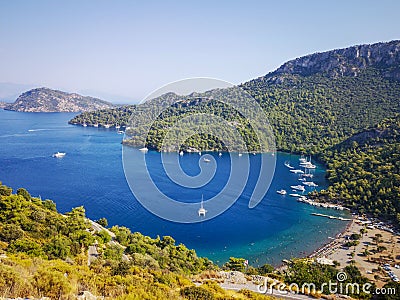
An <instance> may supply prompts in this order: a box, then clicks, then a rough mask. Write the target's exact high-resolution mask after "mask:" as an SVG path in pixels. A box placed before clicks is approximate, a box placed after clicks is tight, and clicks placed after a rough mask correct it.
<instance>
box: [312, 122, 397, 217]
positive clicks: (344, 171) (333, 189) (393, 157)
mask: <svg viewBox="0 0 400 300" xmlns="http://www.w3.org/2000/svg"><path fill="white" fill-rule="evenodd" d="M321 158H322V159H323V160H324V161H325V162H326V163H327V167H328V171H327V176H328V179H329V181H330V183H331V185H330V186H329V187H328V189H327V190H325V191H322V192H320V193H319V195H318V196H320V197H321V196H322V198H323V199H325V200H327V201H330V202H333V201H337V202H340V203H343V204H345V205H347V206H348V207H351V208H352V209H353V210H356V211H359V212H360V213H371V214H372V215H373V216H375V217H378V218H381V219H389V220H391V221H393V222H394V223H395V224H397V225H400V116H399V115H398V116H396V117H395V118H391V119H385V120H383V121H382V122H380V123H379V124H378V125H377V126H375V127H374V128H371V129H369V130H366V131H364V132H362V133H359V134H357V135H355V136H353V137H351V138H350V139H348V140H346V141H344V142H343V143H340V144H339V145H336V146H335V147H333V148H332V149H329V150H327V151H325V152H324V153H323V155H322V157H321Z"/></svg>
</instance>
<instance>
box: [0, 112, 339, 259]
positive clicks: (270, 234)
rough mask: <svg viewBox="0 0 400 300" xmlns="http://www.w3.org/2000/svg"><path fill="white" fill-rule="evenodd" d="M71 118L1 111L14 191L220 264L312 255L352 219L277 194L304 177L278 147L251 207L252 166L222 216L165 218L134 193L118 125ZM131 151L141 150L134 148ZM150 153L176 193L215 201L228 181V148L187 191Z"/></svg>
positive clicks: (5, 169)
mask: <svg viewBox="0 0 400 300" xmlns="http://www.w3.org/2000/svg"><path fill="white" fill-rule="evenodd" d="M73 116H74V114H71V113H21V112H11V111H3V110H0V138H1V146H0V180H1V181H2V182H3V183H4V184H6V185H9V186H11V187H12V188H13V189H14V190H16V189H17V188H19V187H24V188H26V189H27V190H28V191H30V192H31V194H32V195H33V196H40V197H41V198H42V199H52V200H54V201H55V202H56V203H57V208H58V210H59V211H60V212H66V211H69V210H70V209H71V208H73V207H76V206H81V205H83V206H84V207H85V208H86V214H87V216H88V217H89V218H91V219H95V220H96V219H99V218H101V217H106V218H107V219H108V221H109V224H110V225H111V226H112V225H120V226H126V227H128V228H130V229H131V230H132V231H139V232H141V233H143V234H145V235H149V236H151V237H156V236H157V235H160V236H164V235H170V236H172V237H173V238H174V239H175V240H176V241H177V243H184V244H185V245H187V246H188V247H189V248H194V249H195V250H196V251H197V253H198V254H199V255H200V256H207V257H209V258H210V259H211V260H213V261H214V262H216V263H219V264H222V263H224V262H225V261H227V260H228V259H229V257H230V256H235V257H244V258H246V259H249V261H250V263H251V264H253V265H255V266H258V265H262V264H264V263H271V264H274V265H277V264H279V263H280V262H281V260H282V259H289V258H292V257H299V256H304V255H306V254H308V253H310V252H311V251H313V250H315V249H316V248H318V247H320V246H321V245H323V244H324V243H326V242H328V241H329V237H333V236H335V235H336V234H337V233H338V232H340V231H342V230H343V229H344V228H345V226H346V225H347V223H346V222H344V221H339V220H335V219H328V218H322V217H316V216H312V215H311V213H314V212H317V213H326V214H330V215H336V216H346V213H345V212H341V211H335V210H326V209H323V208H316V207H312V206H309V205H306V204H303V203H299V202H297V201H296V200H295V198H293V197H290V196H289V195H285V196H281V195H279V194H277V193H276V190H279V189H282V188H284V189H286V190H287V191H288V194H289V192H290V185H297V184H300V181H298V176H297V175H295V174H292V173H290V172H289V170H288V169H287V168H286V167H285V166H284V162H285V161H287V160H290V161H291V162H292V164H293V165H294V164H298V156H295V155H290V154H286V153H277V155H276V160H277V163H276V169H275V175H274V179H273V181H272V183H271V187H270V189H269V191H268V193H267V195H266V196H265V197H264V199H263V200H262V201H261V203H260V204H259V205H258V206H256V207H255V208H253V209H249V208H248V202H249V197H250V195H251V192H252V188H254V185H255V181H256V180H257V172H256V170H255V169H256V168H253V167H252V168H251V171H250V177H249V181H248V183H247V185H246V187H245V189H244V191H243V193H242V194H241V196H240V198H239V199H238V201H236V202H235V203H234V205H232V207H230V208H229V209H228V210H227V211H225V212H224V213H223V214H221V215H220V216H218V217H216V218H214V219H212V220H209V221H206V222H201V223H196V224H180V223H174V222H170V221H166V220H163V219H161V218H159V217H157V216H155V215H153V214H152V213H150V212H148V211H147V210H146V209H145V208H144V207H143V206H142V205H141V204H140V203H139V202H138V201H137V200H136V199H135V197H134V196H133V194H132V193H131V191H130V188H129V186H128V184H127V182H126V179H125V175H124V170H123V163H122V145H121V141H122V138H123V135H120V134H117V132H116V131H115V129H104V128H89V127H81V126H73V125H68V124H67V122H68V120H69V119H71V118H72V117H73ZM57 151H60V152H66V153H67V155H66V156H65V157H64V158H62V159H55V158H53V157H52V154H53V153H55V152H57ZM126 151H132V152H133V153H136V154H137V153H139V150H137V149H132V148H131V149H127V150H126ZM146 155H147V157H146V159H147V161H149V168H150V170H149V171H150V172H151V174H152V177H153V178H154V180H155V182H156V183H157V185H159V187H160V189H161V190H162V191H163V193H165V194H167V195H169V196H170V197H172V198H174V199H182V201H184V199H190V201H194V202H198V201H200V198H201V195H203V196H204V199H205V200H206V199H209V198H211V197H213V196H214V195H216V194H217V193H218V192H219V190H220V189H221V187H223V185H224V184H225V183H226V180H227V174H228V173H227V170H229V162H230V160H229V154H224V155H223V156H222V157H218V156H217V155H215V154H212V155H213V156H214V158H215V160H216V161H217V163H218V167H217V172H216V175H215V176H214V177H213V179H212V180H211V181H210V182H209V183H208V184H207V185H206V186H204V187H202V188H199V189H183V188H180V187H179V186H176V185H175V184H173V183H171V182H170V180H168V178H167V176H165V171H164V170H163V168H162V164H161V160H160V154H159V153H157V152H152V151H150V152H148V153H147V154H146ZM169 155H177V154H176V153H171V154H169ZM259 156H260V155H259V154H258V155H254V156H253V155H250V157H249V158H250V160H251V163H252V165H254V166H257V161H258V160H259ZM180 161H181V165H182V168H183V170H184V171H185V172H187V173H188V174H192V175H195V174H197V173H198V172H199V170H200V169H199V156H198V155H197V154H185V155H184V156H183V157H182V158H181V159H180ZM138 171H140V170H138ZM313 181H315V182H317V183H318V184H319V187H318V188H324V187H326V186H327V184H328V183H327V181H326V180H325V171H324V169H323V166H322V165H320V164H318V163H317V170H316V171H315V176H314V178H313Z"/></svg>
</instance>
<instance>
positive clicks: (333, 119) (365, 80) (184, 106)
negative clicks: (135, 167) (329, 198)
mask: <svg viewBox="0 0 400 300" xmlns="http://www.w3.org/2000/svg"><path fill="white" fill-rule="evenodd" d="M399 44H400V42H399V41H393V42H389V43H379V44H374V45H363V46H355V47H350V48H347V49H340V50H333V51H329V52H325V53H316V54H313V55H310V56H305V57H302V58H299V59H296V60H293V61H290V62H288V63H285V64H284V65H282V67H281V68H279V69H278V70H276V71H274V72H271V73H269V74H267V75H265V76H263V77H260V78H258V79H254V80H251V81H249V82H246V83H244V84H242V85H240V87H241V88H243V89H244V90H245V91H247V92H248V93H249V94H250V95H251V96H252V97H254V98H255V99H256V100H257V102H258V103H259V104H260V105H261V106H262V108H263V109H264V111H265V114H266V116H265V118H266V119H267V120H268V121H269V123H270V124H271V125H272V128H273V132H274V135H275V138H276V145H277V149H278V150H283V151H292V152H305V153H310V154H315V153H320V152H321V151H323V150H324V149H327V148H329V147H332V146H333V145H336V144H338V143H340V142H342V141H344V140H345V139H347V138H349V137H350V136H352V135H353V134H355V133H358V132H360V131H362V130H364V129H366V128H369V127H371V126H374V125H376V124H377V123H379V122H380V121H381V120H382V119H384V118H387V117H393V116H394V115H395V114H396V113H397V112H399V111H400V102H399V101H398V99H399V98H400V82H399V81H398V79H399V78H400V76H399V72H400V71H399V65H400V58H399V49H400V47H399ZM229 93H230V92H229V89H228V90H226V91H225V93H224V92H221V91H220V90H217V91H208V92H205V93H202V94H195V95H194V94H192V95H188V96H177V95H175V97H176V99H177V100H179V103H178V104H177V105H173V106H172V107H171V108H169V109H166V110H165V112H164V113H163V114H162V115H160V117H159V118H158V119H157V121H156V122H155V123H154V124H153V126H152V128H151V129H152V130H150V131H149V135H148V139H147V141H146V143H147V144H146V146H147V147H148V148H151V149H157V150H160V149H161V141H162V137H163V136H164V135H165V133H166V132H167V131H168V129H169V128H171V126H172V125H173V123H174V122H176V120H177V119H178V118H177V117H178V116H179V117H184V116H187V115H190V114H191V113H193V112H197V113H207V114H214V115H217V116H220V117H222V118H224V119H226V120H227V121H228V122H231V123H233V124H234V126H235V127H237V128H238V129H239V132H240V133H241V134H242V136H243V137H244V140H245V141H246V143H247V146H248V148H249V151H257V150H258V149H259V147H258V146H257V140H256V139H255V138H254V136H252V134H253V132H252V131H251V129H250V128H249V126H248V124H247V123H246V120H245V119H244V118H240V117H238V114H237V112H234V111H232V109H231V108H229V107H227V106H225V105H223V104H221V102H219V101H218V99H220V98H223V97H225V96H227V95H228V96H231V95H229ZM170 94H171V93H170ZM210 97H212V100H210ZM219 97H220V98H219ZM155 100H157V99H155ZM134 109H135V106H128V107H124V108H117V109H111V110H102V111H97V112H92V113H84V114H81V115H79V116H77V117H75V118H74V119H73V120H71V121H70V123H72V124H84V123H86V124H120V125H121V124H122V125H128V120H129V117H130V114H131V113H132V112H133V110H134ZM149 120H151V118H149ZM139 132H140V130H139ZM128 133H130V134H131V136H132V140H130V141H127V142H126V143H127V144H132V145H137V143H136V142H135V138H136V136H138V132H135V131H132V132H129V131H128ZM200 140H201V142H200ZM189 146H191V147H195V148H198V149H199V150H224V147H223V145H222V144H221V142H220V141H218V139H216V138H215V137H214V136H210V135H202V136H201V137H200V138H199V137H194V138H192V139H189V140H188V141H187V142H186V144H185V145H184V147H183V148H187V147H189Z"/></svg>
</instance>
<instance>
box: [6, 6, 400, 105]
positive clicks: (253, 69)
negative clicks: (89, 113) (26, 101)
mask: <svg viewBox="0 0 400 300" xmlns="http://www.w3.org/2000/svg"><path fill="white" fill-rule="evenodd" d="M398 11H400V2H399V1H396V0H383V1H379V2H376V1H370V0H363V1H360V0H355V1H344V0H339V1H335V3H332V2H322V1H317V0H310V1H307V2H305V1H294V0H293V1H209V0H206V1H201V2H188V1H168V2H167V1H145V2H139V1H103V0H99V1H95V0H88V1H77V0H72V1H64V2H55V1H50V0H38V1H27V0H26V1H22V0H16V1H6V0H0V65H1V69H0V83H11V84H8V85H7V84H5V85H4V84H0V99H1V96H2V91H1V89H3V94H4V93H5V90H6V89H7V88H6V87H7V86H8V89H9V90H12V89H13V86H14V87H16V88H17V87H20V88H21V90H26V89H28V88H30V87H40V86H46V87H49V88H53V89H60V90H64V91H67V92H78V93H81V94H84V95H91V96H95V97H99V98H102V99H104V100H109V101H113V102H119V103H123V102H125V103H126V102H135V101H136V102H137V101H140V100H142V99H143V98H145V97H146V95H148V94H149V93H151V92H152V91H154V90H155V89H158V88H159V87H161V86H163V85H165V84H167V83H169V82H172V81H177V80H181V79H185V78H191V77H211V78H217V79H221V80H225V81H228V82H231V83H234V84H238V83H241V82H244V81H247V80H249V79H253V78H256V77H259V76H262V75H264V74H266V73H268V72H270V71H273V70H274V69H276V68H277V67H279V66H280V65H281V64H282V63H284V62H286V61H287V60H290V59H293V58H296V57H299V56H303V55H306V54H309V53H314V52H321V51H326V50H331V49H336V48H343V47H348V46H352V45H356V44H365V43H374V42H380V41H389V40H393V39H399V38H400V34H399V32H398V29H399V28H400V19H399V18H398ZM17 89H18V88H17Z"/></svg>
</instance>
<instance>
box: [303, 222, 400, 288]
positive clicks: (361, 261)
mask: <svg viewBox="0 0 400 300" xmlns="http://www.w3.org/2000/svg"><path fill="white" fill-rule="evenodd" d="M376 223H377V222H375V223H374V222H372V221H370V220H368V219H366V218H362V217H357V216H355V217H354V218H353V220H352V221H350V222H349V224H348V226H347V227H346V229H345V230H344V232H342V233H340V234H338V235H337V236H336V237H335V239H334V240H332V241H331V242H330V243H328V244H326V245H325V246H323V247H321V248H319V249H317V250H316V251H314V252H313V253H312V254H311V255H310V256H309V257H311V258H315V259H319V260H320V261H323V262H324V263H328V264H329V263H330V262H334V263H336V264H337V263H339V268H344V267H346V266H347V265H350V264H354V265H355V266H356V267H357V268H358V269H359V270H360V271H361V274H362V275H363V276H365V277H367V278H368V279H370V280H371V281H373V282H375V284H376V285H377V287H382V286H383V285H384V284H386V283H388V282H390V281H391V280H392V279H391V278H390V276H389V274H388V272H393V273H394V275H396V276H397V277H400V237H399V236H398V235H397V234H396V233H395V232H391V231H392V230H390V229H389V228H388V227H385V226H384V225H381V224H382V223H381V222H380V223H379V224H380V225H377V224H376ZM352 235H359V239H358V242H356V243H354V245H352V246H350V247H349V245H348V244H347V243H349V242H350V243H351V242H352V241H354V240H352V239H351V236H352ZM353 237H354V236H353ZM355 244H357V245H355ZM384 264H389V268H390V269H389V270H384V269H383V265H384Z"/></svg>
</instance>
